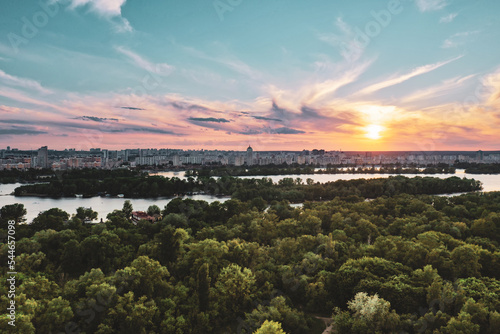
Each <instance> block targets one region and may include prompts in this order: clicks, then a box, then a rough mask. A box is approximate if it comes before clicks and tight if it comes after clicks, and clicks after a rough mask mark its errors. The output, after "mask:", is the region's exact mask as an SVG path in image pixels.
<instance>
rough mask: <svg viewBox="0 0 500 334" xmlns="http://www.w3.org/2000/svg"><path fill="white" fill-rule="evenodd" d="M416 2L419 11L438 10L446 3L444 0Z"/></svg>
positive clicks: (419, 0) (418, 0)
mask: <svg viewBox="0 0 500 334" xmlns="http://www.w3.org/2000/svg"><path fill="white" fill-rule="evenodd" d="M416 4H417V7H418V9H419V10H420V11H421V12H431V11H435V10H440V9H443V8H444V7H446V6H447V5H448V3H447V2H446V1H445V0H417V1H416Z"/></svg>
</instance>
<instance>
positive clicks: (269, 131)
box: [235, 127, 305, 136]
mask: <svg viewBox="0 0 500 334" xmlns="http://www.w3.org/2000/svg"><path fill="white" fill-rule="evenodd" d="M235 132H236V133H238V134H240V135H246V136H254V135H260V134H263V133H267V134H275V135H295V134H302V133H305V131H301V130H297V129H291V128H288V127H281V128H276V129H273V128H263V129H261V128H256V129H246V130H242V131H235Z"/></svg>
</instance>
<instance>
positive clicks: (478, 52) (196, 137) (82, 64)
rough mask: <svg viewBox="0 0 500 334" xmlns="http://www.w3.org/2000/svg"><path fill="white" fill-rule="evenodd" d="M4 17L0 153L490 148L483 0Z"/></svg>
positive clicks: (487, 10)
mask: <svg viewBox="0 0 500 334" xmlns="http://www.w3.org/2000/svg"><path fill="white" fill-rule="evenodd" d="M3 6H4V11H2V13H0V21H1V22H2V24H1V25H0V36H1V38H0V114H1V117H0V147H6V146H8V145H10V146H12V147H16V148H19V149H37V148H38V147H40V146H41V144H42V143H43V145H48V146H49V148H51V149H64V148H69V147H74V148H76V149H77V150H80V149H82V150H89V149H90V148H93V147H106V148H108V149H121V148H124V147H150V148H162V147H173V148H180V149H198V148H201V147H204V148H206V149H220V150H245V148H246V147H247V146H248V145H249V144H250V145H252V146H255V147H259V150H261V151H273V150H290V151H297V150H302V149H312V148H315V147H316V148H323V149H325V150H328V151H330V150H339V149H342V150H344V151H416V152H420V151H422V152H425V151H477V150H479V149H480V150H483V151H495V150H498V149H499V148H500V147H499V146H498V142H499V139H500V137H499V135H498V132H497V128H499V126H500V113H499V111H500V110H499V107H500V62H499V61H498V59H499V57H498V56H499V55H500V49H499V48H500V46H499V45H498V43H497V41H498V39H499V37H500V23H499V22H498V20H496V17H495V15H496V13H498V10H500V3H498V2H495V1H493V0H490V1H482V2H467V1H446V0H414V1H413V0H405V1H398V0H389V1H377V2H375V3H374V2H372V1H356V2H352V3H348V4H346V3H342V4H339V3H334V2H331V1H326V0H318V1H315V2H312V3H305V2H291V1H285V0H272V1H252V2H251V1H245V0H232V1H229V0H216V1H194V2H191V3H190V4H186V3H175V4H174V3H173V2H164V1H159V0H152V1H149V2H148V4H147V5H144V4H143V3H142V2H139V1H134V0H128V1H126V0H117V1H109V0H53V1H52V0H42V1H41V2H33V3H29V4H27V3H19V2H16V1H10V0H9V1H8V2H6V4H4V5H3Z"/></svg>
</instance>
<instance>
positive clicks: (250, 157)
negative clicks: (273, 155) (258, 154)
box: [247, 145, 253, 166]
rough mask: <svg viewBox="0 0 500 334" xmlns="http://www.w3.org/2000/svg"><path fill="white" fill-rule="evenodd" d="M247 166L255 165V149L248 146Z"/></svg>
mask: <svg viewBox="0 0 500 334" xmlns="http://www.w3.org/2000/svg"><path fill="white" fill-rule="evenodd" d="M247 165H248V166H251V165H253V149H252V147H251V146H250V145H248V148H247Z"/></svg>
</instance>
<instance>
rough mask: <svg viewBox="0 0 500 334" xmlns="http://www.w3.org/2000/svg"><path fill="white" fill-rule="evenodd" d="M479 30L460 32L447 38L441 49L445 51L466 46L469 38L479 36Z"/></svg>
mask: <svg viewBox="0 0 500 334" xmlns="http://www.w3.org/2000/svg"><path fill="white" fill-rule="evenodd" d="M478 33H479V30H474V31H465V32H459V33H456V34H453V35H451V36H450V37H449V38H447V39H446V40H445V41H444V42H443V44H442V45H441V47H442V48H443V49H449V48H454V47H457V46H460V45H463V44H465V42H466V40H467V37H469V36H471V35H475V34H478Z"/></svg>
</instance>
